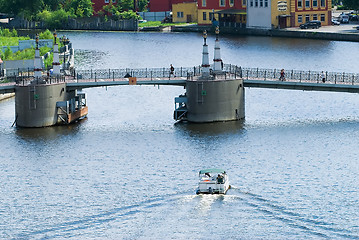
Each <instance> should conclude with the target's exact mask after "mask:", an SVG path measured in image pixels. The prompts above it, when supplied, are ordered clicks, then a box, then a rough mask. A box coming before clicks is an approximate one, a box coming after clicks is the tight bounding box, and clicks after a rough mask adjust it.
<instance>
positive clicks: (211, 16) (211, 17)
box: [209, 12, 214, 21]
mask: <svg viewBox="0 0 359 240" xmlns="http://www.w3.org/2000/svg"><path fill="white" fill-rule="evenodd" d="M213 17H214V14H213V13H211V12H210V13H209V19H210V20H211V21H213Z"/></svg>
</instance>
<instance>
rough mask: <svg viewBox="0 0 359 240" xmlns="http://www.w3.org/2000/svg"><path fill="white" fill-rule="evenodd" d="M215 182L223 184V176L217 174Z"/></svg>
mask: <svg viewBox="0 0 359 240" xmlns="http://www.w3.org/2000/svg"><path fill="white" fill-rule="evenodd" d="M217 182H218V183H224V178H223V176H222V175H221V174H218V177H217Z"/></svg>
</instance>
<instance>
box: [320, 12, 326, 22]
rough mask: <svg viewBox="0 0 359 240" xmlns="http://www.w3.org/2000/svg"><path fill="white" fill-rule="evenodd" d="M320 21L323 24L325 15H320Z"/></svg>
mask: <svg viewBox="0 0 359 240" xmlns="http://www.w3.org/2000/svg"><path fill="white" fill-rule="evenodd" d="M320 21H322V22H325V14H320Z"/></svg>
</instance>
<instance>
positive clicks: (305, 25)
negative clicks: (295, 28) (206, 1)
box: [299, 20, 322, 29]
mask: <svg viewBox="0 0 359 240" xmlns="http://www.w3.org/2000/svg"><path fill="white" fill-rule="evenodd" d="M321 26H322V23H321V22H320V21H318V20H313V21H309V22H306V23H303V24H300V25H299V27H300V28H301V29H308V28H320V27H321Z"/></svg>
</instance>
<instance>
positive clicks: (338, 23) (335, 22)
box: [332, 19, 340, 25]
mask: <svg viewBox="0 0 359 240" xmlns="http://www.w3.org/2000/svg"><path fill="white" fill-rule="evenodd" d="M332 25H340V22H339V21H338V20H336V19H332Z"/></svg>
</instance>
